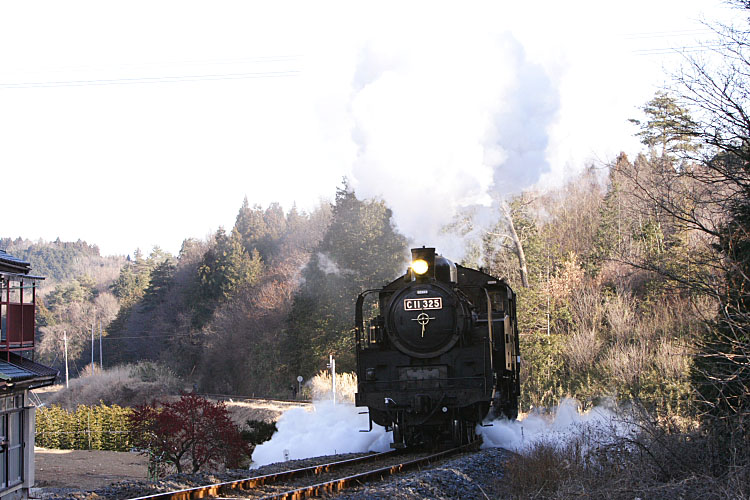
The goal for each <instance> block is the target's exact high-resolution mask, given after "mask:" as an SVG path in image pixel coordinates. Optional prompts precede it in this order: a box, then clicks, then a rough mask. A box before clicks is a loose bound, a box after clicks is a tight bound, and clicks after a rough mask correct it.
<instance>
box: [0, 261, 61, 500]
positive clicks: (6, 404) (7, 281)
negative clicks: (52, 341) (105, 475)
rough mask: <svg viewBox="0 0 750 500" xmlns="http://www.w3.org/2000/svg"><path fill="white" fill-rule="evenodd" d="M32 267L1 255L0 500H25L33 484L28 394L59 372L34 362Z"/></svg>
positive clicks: (34, 283) (32, 423)
mask: <svg viewBox="0 0 750 500" xmlns="http://www.w3.org/2000/svg"><path fill="white" fill-rule="evenodd" d="M30 271H31V265H30V264H29V263H28V262H25V261H23V260H21V259H17V258H15V257H13V256H11V255H8V254H7V253H6V252H5V251H3V250H0V500H6V499H7V500H16V499H26V498H28V497H29V489H30V488H31V487H32V486H33V485H34V437H35V428H36V427H35V421H34V417H35V407H34V405H32V404H31V401H30V399H29V392H30V391H31V390H32V389H35V388H38V387H44V386H47V385H52V384H54V382H55V378H56V377H57V370H53V369H52V368H49V367H46V366H43V365H40V364H39V363H35V362H34V360H33V358H34V333H35V316H36V291H37V290H36V289H37V284H38V283H39V282H40V281H41V280H43V279H44V278H43V277H41V276H33V275H31V274H29V273H30Z"/></svg>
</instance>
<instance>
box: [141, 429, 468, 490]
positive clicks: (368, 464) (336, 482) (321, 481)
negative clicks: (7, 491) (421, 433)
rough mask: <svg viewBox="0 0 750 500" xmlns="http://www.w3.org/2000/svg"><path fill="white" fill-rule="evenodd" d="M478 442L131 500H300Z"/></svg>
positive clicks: (411, 466)
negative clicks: (251, 499) (260, 499)
mask: <svg viewBox="0 0 750 500" xmlns="http://www.w3.org/2000/svg"><path fill="white" fill-rule="evenodd" d="M479 444H480V441H475V442H473V443H471V444H468V445H464V446H459V447H457V448H453V449H450V450H446V451H441V452H438V453H431V454H428V453H422V454H415V453H409V454H403V453H399V452H397V451H395V450H391V451H387V452H384V453H375V454H372V455H366V456H363V457H357V458H353V459H349V460H341V461H338V462H331V463H327V464H321V465H316V466H312V467H305V468H302V469H295V470H291V471H286V472H279V473H276V474H268V475H265V476H258V477H251V478H247V479H240V480H236V481H228V482H224V483H217V484H211V485H206V486H199V487H196V488H188V489H184V490H179V491H169V492H165V493H158V494H156V495H148V496H143V497H138V498H135V499H132V500H193V499H199V498H200V499H203V498H216V499H219V498H220V499H239V498H263V499H266V500H270V499H276V500H282V499H294V500H298V499H302V498H311V497H314V496H319V495H322V494H330V493H335V492H339V491H342V490H344V489H346V488H348V487H351V486H358V485H360V484H361V483H363V482H367V481H379V480H382V479H384V478H386V477H389V476H391V475H394V474H398V473H400V472H404V471H407V470H410V469H414V468H416V467H420V466H424V465H427V464H430V463H432V462H435V461H438V460H442V459H444V458H446V457H449V456H452V455H456V454H458V453H462V452H465V451H470V450H474V449H477V448H478V447H479Z"/></svg>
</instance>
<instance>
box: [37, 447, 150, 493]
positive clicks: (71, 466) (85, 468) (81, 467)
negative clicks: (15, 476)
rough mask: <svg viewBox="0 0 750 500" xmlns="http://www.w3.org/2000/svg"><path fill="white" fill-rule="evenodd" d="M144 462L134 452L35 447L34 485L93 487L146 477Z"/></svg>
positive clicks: (145, 462) (41, 486)
mask: <svg viewBox="0 0 750 500" xmlns="http://www.w3.org/2000/svg"><path fill="white" fill-rule="evenodd" d="M147 461H148V460H147V458H146V457H145V456H142V455H138V454H137V453H127V452H118V451H95V450H92V451H88V450H48V449H45V448H34V462H35V464H36V475H35V479H36V480H35V483H36V484H35V487H37V488H80V489H83V490H93V489H96V488H101V487H103V486H107V485H109V484H111V483H113V482H116V481H122V480H123V479H146V475H147Z"/></svg>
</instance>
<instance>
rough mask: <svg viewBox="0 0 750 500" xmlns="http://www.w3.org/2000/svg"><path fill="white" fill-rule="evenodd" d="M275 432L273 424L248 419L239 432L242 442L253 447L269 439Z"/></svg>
mask: <svg viewBox="0 0 750 500" xmlns="http://www.w3.org/2000/svg"><path fill="white" fill-rule="evenodd" d="M277 430H278V429H276V423H275V422H266V421H265V420H252V419H248V420H247V421H245V428H244V429H242V432H241V435H242V440H243V441H245V442H246V443H248V444H249V445H251V446H253V447H254V446H257V445H259V444H261V443H264V442H266V441H268V440H269V439H271V437H273V434H274V432H276V431H277Z"/></svg>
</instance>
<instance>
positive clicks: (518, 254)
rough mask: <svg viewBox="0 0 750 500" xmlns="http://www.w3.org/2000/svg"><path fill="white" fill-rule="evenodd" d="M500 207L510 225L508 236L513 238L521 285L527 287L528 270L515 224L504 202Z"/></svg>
mask: <svg viewBox="0 0 750 500" xmlns="http://www.w3.org/2000/svg"><path fill="white" fill-rule="evenodd" d="M500 208H501V210H502V211H503V215H505V218H506V219H507V220H508V227H510V238H511V240H513V246H514V247H515V249H516V250H515V253H516V257H518V270H519V272H520V273H521V285H522V286H523V287H524V288H528V287H529V272H528V270H527V268H526V255H525V254H524V253H523V245H522V244H521V240H520V239H519V238H518V233H517V232H516V226H515V225H514V224H513V217H512V216H511V213H510V208H509V207H508V205H506V204H505V203H503V204H502V205H501V206H500Z"/></svg>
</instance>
